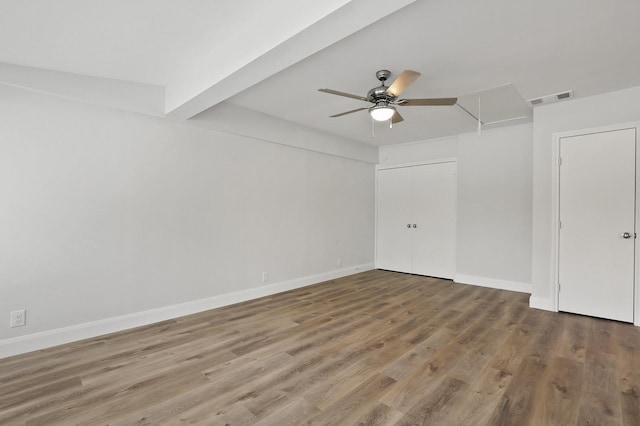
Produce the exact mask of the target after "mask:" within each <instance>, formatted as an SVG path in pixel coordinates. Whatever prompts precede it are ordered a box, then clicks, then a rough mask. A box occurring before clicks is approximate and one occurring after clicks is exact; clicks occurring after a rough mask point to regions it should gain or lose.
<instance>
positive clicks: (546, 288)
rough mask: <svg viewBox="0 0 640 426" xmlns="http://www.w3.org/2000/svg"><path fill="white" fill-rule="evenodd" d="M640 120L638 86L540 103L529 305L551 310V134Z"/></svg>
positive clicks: (535, 144)
mask: <svg viewBox="0 0 640 426" xmlns="http://www.w3.org/2000/svg"><path fill="white" fill-rule="evenodd" d="M638 120H640V87H635V88H631V89H625V90H620V91H617V92H611V93H607V94H604V95H598V96H591V97H587V98H582V99H575V100H572V101H568V102H560V103H556V104H549V105H544V106H540V107H537V108H535V109H534V121H533V122H534V126H533V252H532V285H533V286H532V294H531V300H530V304H531V306H534V307H538V308H542V309H549V310H553V299H552V291H553V276H552V270H553V268H552V258H551V249H552V247H551V239H552V234H551V232H552V183H551V173H552V164H553V154H552V140H553V134H554V133H558V132H566V131H571V130H580V129H585V128H592V127H598V126H606V125H612V124H618V123H626V122H632V121H638Z"/></svg>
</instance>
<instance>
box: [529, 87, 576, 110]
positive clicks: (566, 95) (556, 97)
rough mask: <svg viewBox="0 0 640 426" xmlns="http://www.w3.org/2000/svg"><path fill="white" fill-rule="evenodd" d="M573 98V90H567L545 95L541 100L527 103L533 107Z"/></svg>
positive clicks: (536, 99)
mask: <svg viewBox="0 0 640 426" xmlns="http://www.w3.org/2000/svg"><path fill="white" fill-rule="evenodd" d="M571 98H573V90H569V91H566V92H561V93H554V94H553V95H546V96H543V97H541V98H535V99H529V103H530V104H531V105H533V106H536V105H541V104H550V103H552V102H558V101H563V100H565V99H571Z"/></svg>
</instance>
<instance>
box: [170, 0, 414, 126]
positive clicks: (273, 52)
mask: <svg viewBox="0 0 640 426" xmlns="http://www.w3.org/2000/svg"><path fill="white" fill-rule="evenodd" d="M414 1H415V0H395V1H388V0H351V1H349V2H348V3H346V4H343V5H342V6H341V7H338V8H337V9H335V10H334V11H333V12H331V13H329V14H328V15H326V16H324V17H321V18H319V19H318V20H317V21H315V22H314V23H313V24H311V25H309V26H307V27H306V28H305V29H303V30H302V31H299V32H297V33H295V34H291V36H290V37H289V38H288V39H287V40H286V41H284V42H282V43H280V44H277V45H274V46H273V48H271V49H270V50H268V51H267V52H266V53H264V54H262V55H259V56H257V57H255V58H253V59H252V60H250V61H248V62H246V63H245V64H243V65H241V66H237V67H236V69H235V70H234V71H232V72H231V73H230V74H228V75H226V76H216V73H219V72H220V71H219V67H216V61H209V62H208V63H205V64H200V65H202V66H199V67H198V69H191V70H188V71H187V72H185V73H184V74H183V75H181V77H180V79H179V80H177V81H176V82H174V83H172V84H169V85H168V86H167V87H166V91H165V113H166V114H168V115H171V116H173V117H176V118H182V119H188V118H191V117H193V116H195V115H197V114H199V113H201V112H203V111H205V110H207V109H208V108H210V107H212V106H214V105H217V104H219V103H220V102H222V101H224V100H226V99H228V98H230V97H232V96H234V95H235V94H237V93H240V92H241V91H243V90H245V89H247V88H249V87H251V86H253V85H255V84H257V83H259V82H261V81H262V80H264V79H266V78H268V77H270V76H272V75H274V74H276V73H278V72H280V71H282V70H284V69H286V68H288V67H290V66H291V65H293V64H295V63H297V62H299V61H301V60H303V59H305V58H307V57H309V56H311V55H313V54H314V53H316V52H319V51H320V50H322V49H324V48H326V47H328V46H330V45H332V44H334V43H336V42H338V41H340V40H342V39H343V38H345V37H347V36H349V35H351V34H353V33H355V32H357V31H359V30H361V29H362V28H364V27H366V26H368V25H371V24H373V23H374V22H376V21H378V20H380V19H382V18H384V17H386V16H388V15H390V14H392V13H394V12H396V11H397V10H399V9H402V8H404V7H406V6H407V5H409V4H411V3H413V2H414ZM274 25H277V22H275V23H274ZM217 63H218V64H219V59H218V61H217ZM334 65H339V64H328V65H327V66H334ZM203 76H206V77H203ZM209 76H212V77H209ZM213 76H215V77H213Z"/></svg>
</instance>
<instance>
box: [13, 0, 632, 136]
mask: <svg viewBox="0 0 640 426" xmlns="http://www.w3.org/2000/svg"><path fill="white" fill-rule="evenodd" d="M405 5H406V7H404V6H405ZM396 9H399V10H398V11H395V10H396ZM638 16H640V1H637V0H608V1H606V2H605V1H602V0H537V1H524V0H456V1H450V0H415V1H412V0H403V1H393V2H389V1H388V2H386V3H385V2H382V1H372V0H368V1H365V0H352V1H349V0H323V1H322V2H318V1H317V0H312V1H311V0H309V1H304V2H303V1H300V0H297V1H296V0H274V1H270V2H261V1H258V0H244V1H239V2H228V1H218V0H189V1H184V0H183V1H180V0H56V1H54V2H52V1H45V0H41V1H15V0H0V62H1V63H7V64H16V65H22V66H28V67H34V68H41V69H46V70H54V71H63V72H69V73H75V74H82V75H88V76H95V77H102V78H109V79H118V80H126V81H133V82H139V83H146V84H153V85H159V86H164V87H166V88H167V93H177V94H176V95H175V96H173V98H174V99H176V100H177V102H176V108H175V109H176V110H178V109H179V107H180V106H182V105H183V104H186V103H188V102H191V101H192V100H193V99H199V100H200V102H199V103H198V104H197V105H196V106H195V107H192V108H190V110H189V111H190V112H186V113H185V114H187V115H186V116H190V115H192V114H193V113H197V112H200V111H202V110H204V109H205V108H208V107H210V106H213V105H215V104H216V103H218V102H220V101H223V100H226V101H227V102H230V103H232V104H235V105H237V106H241V107H245V108H249V109H253V110H256V111H259V112H263V113H267V114H270V115H273V116H275V117H278V118H282V119H285V120H289V121H293V122H296V123H299V124H302V125H306V126H309V127H312V128H316V129H320V130H322V131H325V132H329V133H334V134H337V135H341V136H344V137H348V138H351V139H355V140H359V141H362V142H365V143H371V144H374V145H387V144H393V143H401V142H409V141H415V140H425V139H430V138H434V137H440V136H447V135H452V134H456V133H460V132H465V131H472V130H473V129H474V128H475V126H476V124H475V123H474V121H473V120H472V119H471V117H469V116H468V115H467V114H466V113H465V112H464V111H462V109H461V108H459V107H457V106H454V107H404V108H401V113H402V115H403V116H404V118H405V121H404V122H402V123H399V124H397V125H394V127H393V129H388V128H387V126H386V125H384V124H377V125H376V127H375V134H376V137H375V138H372V135H371V133H372V123H371V120H370V118H369V117H368V115H367V114H366V112H359V113H354V114H351V115H347V116H343V117H340V118H329V117H328V116H329V115H332V114H335V113H339V112H343V111H347V110H351V109H355V108H358V107H361V106H367V104H366V103H364V102H361V101H358V100H354V99H348V98H341V97H338V96H332V95H328V94H325V93H320V92H317V89H318V88H323V87H328V88H332V89H336V90H341V91H346V92H350V93H354V94H357V95H365V94H366V92H367V91H368V90H369V89H370V88H372V87H374V86H376V85H377V80H376V79H375V71H376V70H378V69H383V68H386V69H389V70H391V71H392V72H393V73H394V74H395V75H397V74H399V73H400V72H401V71H402V70H404V69H412V70H416V71H419V72H421V73H422V77H421V78H420V79H419V80H417V81H416V82H415V83H414V84H413V85H412V86H410V88H409V89H407V90H406V92H405V93H404V94H403V96H404V97H408V98H422V97H449V96H458V97H461V98H463V99H464V97H465V96H467V98H468V95H469V94H472V93H477V92H479V91H482V90H485V89H493V88H496V87H499V86H505V85H508V83H511V85H508V87H510V88H511V89H512V90H511V89H510V90H511V92H510V93H511V94H512V95H513V96H515V97H519V98H521V99H531V98H536V97H541V96H544V95H547V94H552V93H557V92H562V91H566V90H573V91H574V94H575V97H576V98H580V97H584V96H589V95H594V94H599V93H604V92H608V91H612V90H617V89H622V88H627V87H632V86H638V85H640V25H637V21H638ZM234 77H236V78H235V79H234ZM392 78H393V77H392ZM205 95H206V98H207V99H206V102H202V99H204V98H205ZM521 99H520V101H521ZM169 104H170V102H168V103H167V105H168V106H167V109H166V110H167V111H168V112H169V111H172V109H173V106H172V105H169ZM363 104H364V105H363ZM514 105H515V104H514ZM192 106H193V104H192ZM506 109H507V110H508V108H506ZM521 112H522V111H521V107H520V106H517V107H514V110H513V113H514V114H516V113H517V114H520V113H521ZM505 114H507V115H508V114H509V111H506V112H505ZM178 115H179V114H178ZM186 116H185V118H186Z"/></svg>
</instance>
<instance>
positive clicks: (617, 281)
mask: <svg viewBox="0 0 640 426" xmlns="http://www.w3.org/2000/svg"><path fill="white" fill-rule="evenodd" d="M560 157H561V166H560V238H559V251H558V253H559V259H558V266H559V269H558V282H559V284H560V288H559V294H558V296H559V298H558V302H559V303H558V307H559V309H560V310H561V311H566V312H573V313H579V314H585V315H591V316H596V317H601V318H610V319H615V320H619V321H626V322H633V308H634V302H633V301H634V249H635V240H634V235H635V234H634V233H635V219H634V218H635V173H636V169H635V163H636V134H635V129H625V130H618V131H611V132H604V133H594V134H588V135H581V136H572V137H566V138H561V139H560ZM624 233H628V234H629V238H625V236H624Z"/></svg>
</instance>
